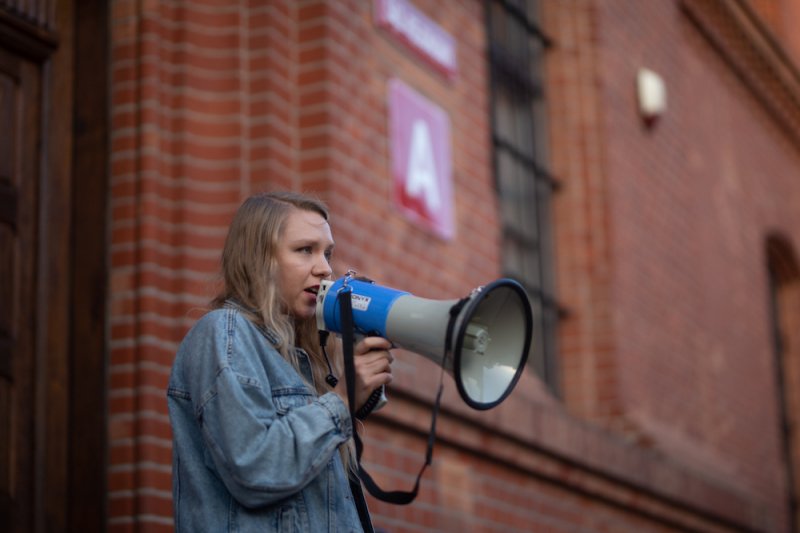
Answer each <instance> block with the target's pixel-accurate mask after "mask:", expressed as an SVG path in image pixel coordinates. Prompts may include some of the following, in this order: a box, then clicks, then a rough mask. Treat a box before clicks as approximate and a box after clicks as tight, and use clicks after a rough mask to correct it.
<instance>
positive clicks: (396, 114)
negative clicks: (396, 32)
mask: <svg viewBox="0 0 800 533" xmlns="http://www.w3.org/2000/svg"><path fill="white" fill-rule="evenodd" d="M389 129H390V131H389V143H390V152H391V165H392V177H393V180H394V187H393V188H394V198H395V203H396V205H397V206H398V207H399V208H400V211H401V212H402V213H403V214H404V215H405V216H406V217H407V218H408V219H409V220H411V221H413V222H414V223H416V224H418V225H420V226H422V227H424V228H426V229H428V230H430V231H432V232H433V233H435V234H436V235H438V236H439V237H441V238H443V239H451V238H452V237H453V235H454V234H455V229H454V224H453V191H452V184H451V181H452V176H451V173H452V162H451V152H450V117H449V116H448V115H447V113H446V112H445V111H444V110H443V109H442V108H440V107H439V106H437V105H436V104H434V103H433V102H431V101H430V100H428V99H426V98H425V97H424V96H422V95H421V94H419V93H418V92H416V91H415V90H414V89H412V88H411V87H409V86H408V85H406V84H405V83H403V82H402V81H400V80H397V79H394V80H391V81H390V82H389Z"/></svg>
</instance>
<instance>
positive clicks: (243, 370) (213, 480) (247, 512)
mask: <svg viewBox="0 0 800 533" xmlns="http://www.w3.org/2000/svg"><path fill="white" fill-rule="evenodd" d="M276 345H277V338H276V337H275V335H274V334H272V333H271V332H270V331H268V330H267V329H265V328H262V327H258V326H256V325H255V324H253V323H252V322H251V321H250V320H248V319H247V318H246V317H244V316H243V315H242V314H241V312H240V310H239V308H238V307H236V306H235V305H233V304H231V303H228V304H226V306H225V307H223V308H222V309H216V310H214V311H211V312H210V313H208V314H206V315H205V316H204V317H203V318H201V319H200V320H199V321H198V322H197V324H195V326H194V327H193V328H192V329H191V330H190V331H189V333H188V334H187V335H186V337H185V339H184V340H183V342H182V343H181V345H180V348H179V349H178V353H177V356H176V358H175V362H174V364H173V368H172V374H171V376H170V380H169V388H168V391H167V402H168V406H169V416H170V423H171V425H172V431H173V470H172V471H173V479H172V486H173V505H174V518H175V530H176V531H177V532H191V533H196V532H203V531H211V532H228V531H230V532H233V531H237V532H248V531H293V532H294V531H303V532H307V531H314V532H317V531H331V532H332V531H336V532H353V531H356V532H360V531H362V527H361V523H360V521H359V516H358V512H357V510H356V506H355V502H354V498H353V494H352V492H351V490H350V486H349V482H348V478H347V475H346V474H345V471H344V468H343V466H342V461H341V459H340V456H339V452H338V450H337V448H338V446H339V445H340V444H342V443H343V442H345V441H346V440H347V439H349V438H350V436H351V435H352V431H353V428H352V425H351V421H350V417H349V412H348V409H347V407H346V405H345V403H344V402H343V401H342V400H341V399H340V398H339V397H338V396H337V395H336V394H335V393H327V394H323V395H322V396H317V395H316V394H315V393H314V392H313V391H311V390H310V389H309V387H308V386H307V385H306V384H305V383H304V381H303V379H301V377H300V375H299V374H298V373H297V371H296V370H295V369H294V367H293V366H292V365H291V364H290V363H289V362H288V361H286V360H285V359H284V358H283V357H282V356H281V355H280V354H279V353H278V352H277V350H276V349H275V346H276ZM295 350H296V352H297V354H298V358H299V360H300V367H301V370H302V372H303V374H304V375H305V377H306V380H307V382H309V383H311V382H312V376H311V368H310V363H309V360H308V356H307V355H306V353H305V352H304V351H302V350H300V349H295Z"/></svg>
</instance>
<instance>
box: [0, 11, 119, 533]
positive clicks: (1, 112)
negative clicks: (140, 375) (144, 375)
mask: <svg viewBox="0 0 800 533" xmlns="http://www.w3.org/2000/svg"><path fill="white" fill-rule="evenodd" d="M107 14H108V12H107V6H106V2H104V1H102V0H86V1H82V2H78V3H76V2H74V0H0V531H2V532H3V533H6V532H8V533H18V532H19V533H21V532H25V533H27V532H39V531H102V530H104V529H105V527H106V524H105V516H106V515H105V509H106V496H105V477H106V465H105V454H106V445H105V444H106V434H105V432H106V421H105V399H106V391H105V368H106V367H105V333H104V332H105V329H106V328H105V323H106V322H105V321H106V318H105V314H106V313H105V303H104V302H105V295H106V289H105V286H104V285H105V284H104V283H103V282H104V280H105V277H106V275H107V272H106V270H105V269H106V266H105V265H106V255H107V245H106V235H105V224H106V220H105V210H106V206H107V199H106V196H107V181H108V180H107V164H108V146H107V139H108V134H107V125H106V124H107V122H108V112H107V109H108V107H107V94H106V92H107V74H108V65H107V59H106V58H107V55H106V54H107V50H108V48H107V46H108V34H107V21H108V17H107ZM75 176H79V177H80V179H76V178H75Z"/></svg>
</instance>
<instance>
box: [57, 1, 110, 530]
mask: <svg viewBox="0 0 800 533" xmlns="http://www.w3.org/2000/svg"><path fill="white" fill-rule="evenodd" d="M108 24H109V7H108V2H105V1H104V0H80V1H77V2H76V3H75V61H74V76H75V83H74V87H75V94H74V99H73V102H74V104H73V105H74V108H73V109H74V112H73V117H74V118H73V160H72V162H73V164H72V176H73V179H72V217H71V219H72V232H71V233H72V238H71V243H72V255H71V263H72V265H71V270H72V280H71V283H70V285H71V288H72V297H71V299H70V301H71V312H70V316H71V317H72V320H71V328H70V339H71V345H70V357H69V360H70V375H71V386H70V405H71V407H72V408H71V410H70V413H71V416H70V421H69V427H70V432H69V437H68V438H69V450H70V453H69V465H70V475H69V498H68V501H69V516H68V524H69V530H70V531H75V532H78V531H105V529H106V527H107V489H106V487H107V477H108V476H107V473H108V468H107V465H108V439H107V434H108V410H107V407H106V406H107V394H108V376H107V369H108V349H107V348H108V334H107V316H108V312H107V300H108V274H109V262H110V261H109V256H108V253H109V240H110V237H109V235H108V232H107V231H106V228H107V227H108V218H109V215H108V212H107V210H108V205H109V201H108V195H109V176H110V170H109V160H110V155H109V154H110V144H109V137H110V136H109V128H110V126H109V123H110V116H109V110H110V95H109V94H108V92H109V89H108V88H109V85H110V82H109V72H110V68H109V65H110V63H111V61H110V46H111V40H110V32H109V27H108Z"/></svg>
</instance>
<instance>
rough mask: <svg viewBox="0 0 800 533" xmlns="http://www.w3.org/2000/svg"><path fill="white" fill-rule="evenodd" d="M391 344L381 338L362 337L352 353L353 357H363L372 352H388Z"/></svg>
mask: <svg viewBox="0 0 800 533" xmlns="http://www.w3.org/2000/svg"><path fill="white" fill-rule="evenodd" d="M391 348H392V343H391V342H389V341H388V340H387V339H384V338H383V337H364V338H363V339H361V341H359V342H358V343H357V344H356V346H355V349H354V350H353V352H354V353H355V355H363V354H366V353H369V352H371V351H373V350H389V349H391Z"/></svg>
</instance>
